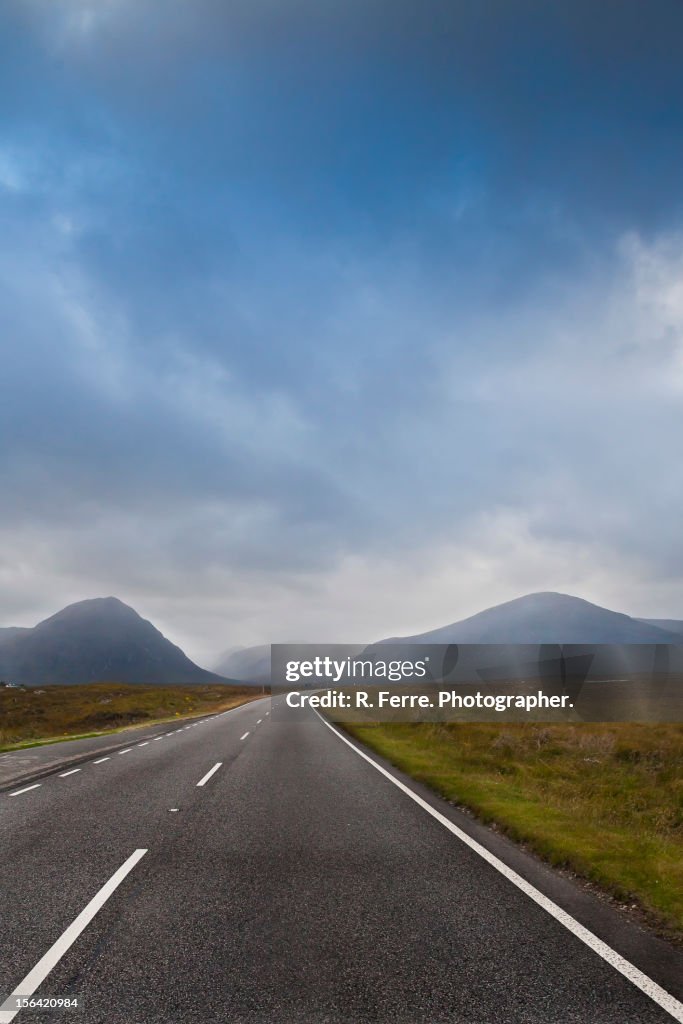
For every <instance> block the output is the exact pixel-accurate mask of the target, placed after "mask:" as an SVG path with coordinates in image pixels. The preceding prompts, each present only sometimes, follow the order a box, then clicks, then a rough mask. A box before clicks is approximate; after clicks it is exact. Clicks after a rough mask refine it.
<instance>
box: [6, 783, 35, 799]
mask: <svg viewBox="0 0 683 1024" xmlns="http://www.w3.org/2000/svg"><path fill="white" fill-rule="evenodd" d="M41 785H42V783H40V782H36V783H34V784H33V785H32V786H26V787H25V788H24V789H15V791H14V792H13V793H10V796H21V794H22V793H28V792H29V790H31V789H40V787H41Z"/></svg>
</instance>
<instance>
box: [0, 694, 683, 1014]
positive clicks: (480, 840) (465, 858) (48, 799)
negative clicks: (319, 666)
mask: <svg viewBox="0 0 683 1024" xmlns="http://www.w3.org/2000/svg"><path fill="white" fill-rule="evenodd" d="M378 764H379V762H378V761H377V759H375V758H373V757H371V758H368V757H367V756H363V752H362V751H359V750H358V748H357V747H356V746H355V745H353V744H350V743H348V742H347V741H345V739H344V738H343V737H342V736H340V735H339V734H337V733H336V731H335V730H333V729H331V728H330V727H329V726H328V725H326V724H325V723H324V722H323V721H322V720H321V719H320V718H318V716H317V715H315V714H313V713H312V712H306V713H304V714H300V713H299V714H296V713H294V712H291V713H290V712H288V711H287V710H286V709H285V708H284V707H283V706H282V705H280V706H279V707H278V708H276V709H274V711H272V712H271V708H270V701H269V700H267V699H266V700H262V701H256V702H254V703H252V704H248V705H245V706H243V707H241V708H238V709H236V710H234V711H232V712H229V713H227V714H225V715H221V716H216V717H214V718H211V719H207V720H204V721H203V722H201V723H193V724H191V725H190V724H188V723H186V724H184V725H183V726H182V727H176V728H174V729H173V730H169V734H168V735H164V736H162V737H155V738H154V739H150V740H146V741H145V740H142V741H140V742H139V743H135V744H131V745H130V747H129V748H124V749H122V750H120V751H118V752H116V753H111V754H109V755H103V756H101V757H98V756H97V755H95V756H93V758H92V760H90V761H88V762H86V763H83V764H79V766H78V769H77V770H73V769H72V768H68V769H64V770H62V771H59V770H57V771H55V772H54V773H53V774H52V775H49V776H48V777H45V778H42V779H41V780H40V782H39V784H35V783H34V784H33V785H35V786H36V788H32V787H29V786H28V785H27V786H25V787H21V786H20V787H17V789H15V790H10V791H8V792H5V793H3V794H2V795H0V842H1V844H2V851H3V867H2V902H1V904H0V917H1V920H2V928H1V929H0V997H2V998H5V997H9V996H10V995H11V994H12V993H14V994H15V995H17V996H18V995H22V994H29V992H30V993H34V994H35V996H36V997H41V996H44V997H48V996H49V997H61V998H64V997H69V996H78V999H79V1000H80V1002H81V1008H80V1009H78V1010H75V1011H71V1012H72V1013H73V1016H72V1017H71V1016H69V1011H61V1012H60V1013H59V1015H55V1014H53V1013H52V1012H51V1011H45V1010H43V1011H40V1012H38V1011H36V1010H31V1009H22V1010H21V1011H20V1012H19V1014H18V1015H17V1016H16V1018H14V1019H16V1021H17V1022H18V1024H21V1022H22V1021H24V1020H40V1021H43V1022H46V1021H49V1020H53V1019H54V1020H59V1021H60V1022H62V1024H64V1022H65V1021H68V1020H70V1019H73V1020H74V1022H75V1024H90V1022H92V1024H100V1022H101V1024H162V1022H163V1024H169V1022H176V1021H183V1022H194V1021H197V1022H207V1024H209V1022H211V1024H213V1022H216V1024H218V1022H220V1024H226V1022H235V1024H239V1022H244V1024H270V1022H278V1024H279V1022H282V1024H287V1022H302V1024H303V1022H311V1024H313V1022H315V1024H322V1022H330V1024H333V1022H334V1024H337V1022H339V1024H341V1022H344V1024H353V1022H354V1021H358V1022H361V1021H368V1022H369V1021H373V1022H383V1021H393V1022H406V1024H408V1022H410V1024H418V1022H446V1021H448V1022H459V1021H462V1022H468V1024H488V1022H491V1024H493V1022H496V1024H500V1022H510V1024H527V1022H528V1024H531V1022H534V1024H555V1022H557V1024H569V1022H581V1024H589V1022H590V1024H624V1022H626V1021H628V1022H630V1024H631V1022H632V1024H667V1022H669V1024H670V1022H671V1021H672V1020H679V1021H680V1020H683V1013H682V1008H681V1005H680V1003H679V1002H677V998H678V999H680V997H681V992H680V983H681V978H682V977H683V971H681V966H682V964H683V958H681V957H680V955H679V954H677V953H676V952H674V951H672V950H671V949H670V948H669V947H668V946H666V945H664V944H663V943H661V942H659V941H658V940H656V939H652V938H651V937H649V936H647V935H645V934H644V933H640V932H639V931H637V930H636V929H635V928H634V927H633V926H630V925H627V924H624V923H623V922H622V921H620V920H619V919H618V918H617V916H616V914H614V912H613V911H611V910H610V909H609V908H607V907H604V906H601V905H600V904H597V903H594V902H593V900H592V899H591V898H590V897H589V896H587V895H585V894H583V893H581V891H580V890H578V889H575V888H574V887H573V886H572V885H571V884H570V883H569V882H567V881H564V880H562V879H559V878H557V877H556V876H555V875H554V874H553V873H552V872H551V871H550V870H549V869H546V868H543V867H542V866H540V865H538V864H537V863H536V862H535V861H533V860H532V859H531V858H529V857H527V856H526V855H525V854H524V853H522V852H521V851H518V850H516V849H515V848H514V847H512V846H511V845H510V844H507V843H506V842H505V841H504V840H501V839H500V838H497V837H495V836H493V835H491V834H489V833H488V832H487V830H485V829H483V828H481V827H480V826H478V825H477V824H476V823H474V822H472V821H470V820H469V819H466V818H463V816H461V815H459V814H458V812H457V811H456V810H454V809H451V808H448V807H447V806H446V805H442V804H440V802H439V801H438V800H437V799H436V798H432V797H429V796H428V795H425V794H422V795H420V794H421V793H422V791H421V790H420V791H418V789H417V787H415V786H414V785H413V784H412V783H410V782H409V780H405V779H403V777H402V776H400V774H399V773H396V772H393V771H391V772H388V773H386V771H384V772H383V770H381V769H382V766H381V765H380V766H379V769H378V767H377V765H378ZM397 782H398V784H397ZM402 787H406V788H402ZM411 794H414V795H417V800H416V799H415V798H414V795H411ZM487 854H490V855H489V859H488V860H487V859H486V855H487ZM525 886H526V889H525ZM544 901H545V902H544ZM585 928H588V929H589V931H587V932H585V933H584V929H585ZM603 943H604V945H603ZM629 972H630V975H629ZM679 972H681V974H680V975H679ZM8 1005H9V1004H8ZM12 1012H13V1011H12V1010H10V1009H6V1010H5V1011H4V1013H0V1022H2V1024H4V1022H6V1021H9V1020H11V1019H13V1018H12Z"/></svg>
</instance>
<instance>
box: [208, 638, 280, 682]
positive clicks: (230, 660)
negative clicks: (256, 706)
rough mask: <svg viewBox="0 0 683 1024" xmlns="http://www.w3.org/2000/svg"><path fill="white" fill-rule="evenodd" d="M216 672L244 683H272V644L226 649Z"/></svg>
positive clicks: (217, 664)
mask: <svg viewBox="0 0 683 1024" xmlns="http://www.w3.org/2000/svg"><path fill="white" fill-rule="evenodd" d="M215 668H216V672H219V673H220V674H221V675H223V676H230V678H231V679H239V681H240V682H242V683H253V684H255V685H258V686H264V685H265V686H269V685H270V644H257V645H256V646H255V647H238V648H236V649H233V650H230V651H226V652H225V654H223V655H222V656H221V657H220V658H219V660H218V662H217V663H216V666H215Z"/></svg>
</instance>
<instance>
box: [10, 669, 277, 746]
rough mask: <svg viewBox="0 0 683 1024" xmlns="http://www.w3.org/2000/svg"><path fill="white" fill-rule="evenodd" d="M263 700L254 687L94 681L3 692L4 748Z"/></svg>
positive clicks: (204, 712)
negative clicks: (153, 684)
mask: <svg viewBox="0 0 683 1024" xmlns="http://www.w3.org/2000/svg"><path fill="white" fill-rule="evenodd" d="M255 696H260V693H255V692H254V688H253V687H250V688H242V687H236V686H225V685H222V684H219V683H216V684H209V685H206V686H204V685H201V686H134V685H130V684H116V683H93V684H88V685H86V686H47V687H44V688H40V687H39V688H30V689H26V690H23V689H10V688H8V689H5V688H2V689H0V750H11V749H12V748H14V747H17V746H26V745H31V744H35V743H39V742H41V741H46V742H51V741H54V740H58V739H73V738H76V737H78V736H83V735H93V734H98V733H102V732H114V731H116V730H117V729H122V728H125V727H126V726H131V725H138V724H150V723H151V722H154V721H159V720H164V719H168V718H178V717H180V716H191V715H202V714H208V713H210V712H214V711H225V710H227V709H228V708H230V707H234V706H236V705H237V704H243V703H244V702H245V701H247V700H251V699H253V698H254V697H255Z"/></svg>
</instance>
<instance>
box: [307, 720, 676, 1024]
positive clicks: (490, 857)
mask: <svg viewBox="0 0 683 1024" xmlns="http://www.w3.org/2000/svg"><path fill="white" fill-rule="evenodd" d="M315 713H316V715H317V716H318V718H319V719H320V721H321V722H322V723H323V725H326V726H327V728H328V729H329V730H330V732H333V733H334V735H335V736H336V737H337V738H338V739H340V740H341V741H342V743H345V744H346V745H347V747H350V748H351V750H353V751H355V753H356V754H358V756H359V757H362V758H363V760H364V761H367V762H368V764H370V765H372V767H373V768H375V769H376V770H377V771H378V772H379V773H380V774H381V775H383V776H384V777H385V778H386V779H388V780H389V782H392V783H393V784H394V786H396V787H397V788H398V789H400V790H401V792H402V793H405V794H406V796H409V797H410V799H411V800H414V801H415V803H416V804H418V806H419V807H421V808H422V809H423V810H425V811H427V813H428V814H431V816H432V817H433V818H435V819H436V820H437V821H438V822H439V823H440V824H441V825H443V827H444V828H446V829H448V831H449V832H451V833H452V834H453V835H454V836H456V837H457V838H458V839H460V840H461V842H463V843H464V844H465V845H466V846H469V848H470V849H471V850H474V852H475V853H478V854H479V856H480V857H481V858H482V859H483V860H485V861H486V862H487V863H488V864H490V865H491V867H493V868H495V869H496V871H498V872H499V873H500V874H501V875H503V876H504V877H505V878H507V879H508V881H509V882H512V884H513V885H516V886H517V888H518V889H521V891H522V892H523V893H524V894H525V895H526V896H528V897H529V899H531V900H533V901H534V903H537V904H538V906H539V907H542V908H543V910H545V911H547V913H548V914H550V916H551V917H554V918H555V920H556V921H558V922H559V923H560V924H561V925H563V926H564V927H565V928H566V929H567V930H568V931H570V932H571V933H572V934H573V935H575V936H576V937H577V939H580V940H581V942H583V943H584V944H585V945H586V946H588V948H589V949H592V950H593V952H594V953H597V955H598V956H600V957H602V959H603V960H605V961H606V962H607V963H608V964H609V965H610V966H611V967H613V968H614V969H615V970H616V971H619V973H620V974H623V976H624V977H625V978H627V979H628V981H630V982H631V984H633V985H635V986H636V988H639V989H640V991H641V992H643V993H644V994H645V995H646V996H648V997H649V998H650V999H651V1000H652V1001H653V1002H654V1003H657V1005H658V1006H661V1008H662V1009H663V1010H666V1012H667V1013H668V1014H670V1015H671V1016H672V1017H673V1019H674V1020H677V1021H679V1022H681V1024H683V1003H681V1002H679V1001H678V999H676V997H675V996H672V995H671V993H670V992H667V991H666V989H663V988H662V987H661V985H658V984H657V982H656V981H653V980H652V978H649V977H648V976H647V974H643V972H642V971H640V970H638V968H637V967H636V966H635V965H634V964H632V963H631V962H630V961H629V960H626V959H625V958H624V957H623V956H621V955H620V954H619V953H617V951H616V950H614V949H612V947H611V946H608V945H607V943H606V942H603V941H602V939H599V938H598V937H597V935H594V934H593V932H591V931H589V929H588V928H585V927H584V926H583V925H582V924H579V922H578V921H577V920H575V918H573V917H572V916H571V914H568V913H567V912H566V910H562V908H561V907H558V905H557V903H553V901H552V900H551V899H549V898H548V897H547V896H545V895H544V894H543V893H542V892H541V891H540V890H539V889H537V888H536V887H535V886H533V885H531V884H530V883H529V882H527V881H526V880H525V879H524V878H522V876H521V875H518V874H517V872H516V871H513V870H512V868H509V867H508V866H507V864H505V863H504V862H503V861H502V860H499V859H498V857H496V856H495V855H494V854H493V853H491V852H490V851H489V850H487V849H486V847H485V846H482V845H481V843H478V842H477V841H476V839H472V837H471V836H468V834H467V833H466V832H463V830H462V829H460V828H458V826H457V825H454V824H453V822H452V821H449V819H448V818H447V817H445V815H443V814H441V813H440V812H439V811H437V810H436V808H434V807H432V805H431V804H428V803H427V801H426V800H423V799H422V797H421V796H418V794H417V793H414V792H413V790H412V789H410V787H409V786H406V785H405V784H404V783H403V782H401V781H400V780H399V779H397V778H395V777H394V776H393V775H392V774H391V772H388V771H387V770H386V768H383V767H382V765H381V764H377V762H376V761H374V760H373V759H372V758H371V757H369V756H368V755H367V754H366V753H365V752H364V751H363V750H361V749H360V748H359V747H357V746H356V744H355V743H352V742H351V740H348V739H347V738H346V736H344V735H343V734H342V733H340V732H339V731H338V730H337V729H335V728H334V726H333V725H331V724H330V723H329V722H328V721H327V720H326V719H325V718H323V716H322V715H321V714H320V713H319V712H318V711H316V712H315Z"/></svg>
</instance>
